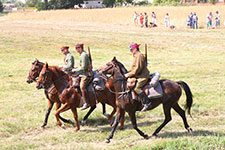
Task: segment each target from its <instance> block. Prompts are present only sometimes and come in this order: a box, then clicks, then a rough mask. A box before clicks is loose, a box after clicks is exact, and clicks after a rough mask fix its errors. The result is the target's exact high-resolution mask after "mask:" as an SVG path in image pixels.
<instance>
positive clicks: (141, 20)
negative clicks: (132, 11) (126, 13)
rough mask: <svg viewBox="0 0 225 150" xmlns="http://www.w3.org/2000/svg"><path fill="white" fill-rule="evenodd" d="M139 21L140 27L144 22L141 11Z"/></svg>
mask: <svg viewBox="0 0 225 150" xmlns="http://www.w3.org/2000/svg"><path fill="white" fill-rule="evenodd" d="M140 23H141V27H143V26H144V25H143V23H144V16H143V14H142V13H140Z"/></svg>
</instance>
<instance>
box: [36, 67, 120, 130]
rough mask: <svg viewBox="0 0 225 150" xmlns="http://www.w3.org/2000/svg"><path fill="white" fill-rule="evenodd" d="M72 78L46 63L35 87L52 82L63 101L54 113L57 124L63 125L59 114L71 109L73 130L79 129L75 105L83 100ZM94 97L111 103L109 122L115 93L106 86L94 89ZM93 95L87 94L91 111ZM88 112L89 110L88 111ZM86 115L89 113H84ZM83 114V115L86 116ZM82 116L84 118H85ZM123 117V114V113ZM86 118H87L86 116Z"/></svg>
mask: <svg viewBox="0 0 225 150" xmlns="http://www.w3.org/2000/svg"><path fill="white" fill-rule="evenodd" d="M72 83H73V80H72V76H69V75H68V74H67V73H65V72H64V71H62V70H61V69H60V68H59V67H56V66H48V64H47V63H46V64H45V65H44V66H43V68H42V70H41V72H40V75H39V79H38V81H37V85H36V87H37V89H41V88H44V89H47V88H49V87H50V86H51V85H52V84H53V85H54V86H55V88H56V90H57V92H58V95H59V100H60V102H61V103H63V104H64V105H63V107H62V108H60V109H58V110H57V111H56V113H55V117H56V121H57V124H58V125H59V126H60V127H63V128H64V125H62V124H61V122H60V120H59V117H58V116H59V114H60V113H62V112H64V111H66V110H68V109H71V110H72V112H73V115H74V119H75V124H76V128H75V130H74V131H77V130H79V123H78V116H77V110H76V108H77V107H80V104H81V103H82V102H83V101H82V100H81V94H80V93H79V92H78V90H77V89H76V88H75V87H74V86H72ZM105 84H106V83H105ZM89 94H93V92H89ZM96 97H97V100H98V102H104V103H106V104H109V105H111V106H112V107H113V108H114V110H113V111H112V113H111V115H110V116H109V117H108V120H109V122H111V120H112V117H113V115H114V114H115V112H116V101H115V98H116V97H115V94H114V93H111V92H110V91H109V90H108V88H105V89H104V90H102V91H96ZM96 97H95V96H89V98H90V104H91V109H90V110H91V112H92V111H93V110H94V109H95V107H96V103H97V101H96V99H95V98H96ZM89 112H90V111H89ZM86 116H87V117H88V116H89V114H87V115H86ZM86 116H85V117H86ZM85 117H84V119H85ZM123 118H124V115H123ZM86 119H87V118H86ZM123 127H124V119H121V126H120V128H121V129H123Z"/></svg>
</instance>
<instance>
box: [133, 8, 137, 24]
mask: <svg viewBox="0 0 225 150" xmlns="http://www.w3.org/2000/svg"><path fill="white" fill-rule="evenodd" d="M133 19H134V25H135V26H137V25H138V14H137V12H136V11H134V15H133Z"/></svg>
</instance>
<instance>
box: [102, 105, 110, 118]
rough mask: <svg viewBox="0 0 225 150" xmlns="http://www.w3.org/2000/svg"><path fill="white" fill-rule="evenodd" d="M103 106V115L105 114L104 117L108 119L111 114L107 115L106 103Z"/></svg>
mask: <svg viewBox="0 0 225 150" xmlns="http://www.w3.org/2000/svg"><path fill="white" fill-rule="evenodd" d="M101 104H102V114H103V115H104V116H106V117H107V118H109V114H108V113H106V107H105V103H103V102H101Z"/></svg>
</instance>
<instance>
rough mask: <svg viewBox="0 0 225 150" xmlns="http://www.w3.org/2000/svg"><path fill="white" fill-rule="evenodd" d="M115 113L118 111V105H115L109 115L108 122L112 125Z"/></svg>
mask: <svg viewBox="0 0 225 150" xmlns="http://www.w3.org/2000/svg"><path fill="white" fill-rule="evenodd" d="M115 113H116V107H113V111H112V112H111V114H110V115H109V117H108V122H109V124H111V125H112V118H113V116H114V114H115Z"/></svg>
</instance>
